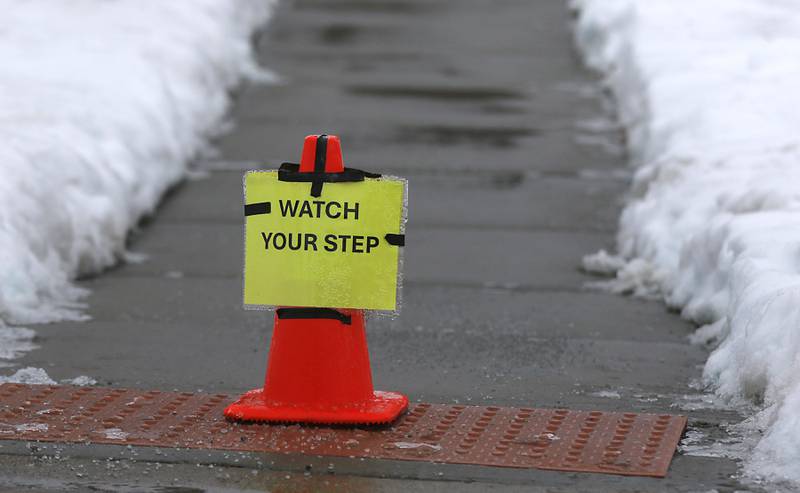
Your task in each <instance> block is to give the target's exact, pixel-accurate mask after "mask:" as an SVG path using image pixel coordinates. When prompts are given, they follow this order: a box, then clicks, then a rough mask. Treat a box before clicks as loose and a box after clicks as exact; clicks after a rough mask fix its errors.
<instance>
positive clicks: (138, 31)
mask: <svg viewBox="0 0 800 493" xmlns="http://www.w3.org/2000/svg"><path fill="white" fill-rule="evenodd" d="M271 3H272V0H181V1H151V2H141V1H137V0H116V1H113V2H110V1H105V0H60V1H51V0H27V1H21V0H0V11H2V12H3V27H2V29H0V60H2V63H0V272H2V278H0V325H3V322H5V324H4V325H12V324H25V323H39V322H49V321H54V320H63V319H81V318H83V317H84V315H83V314H82V312H81V309H82V308H83V304H82V303H81V301H80V300H81V298H82V296H83V295H84V294H85V293H84V290H82V289H80V288H78V287H76V286H75V285H74V284H73V283H72V281H73V280H74V279H75V278H76V277H78V276H81V275H86V274H91V273H96V272H98V271H100V270H102V269H103V268H106V267H108V266H110V265H112V264H114V263H115V262H117V261H118V260H120V259H121V258H123V257H124V255H125V240H126V235H127V234H128V232H129V230H130V229H131V228H132V227H133V226H135V225H136V223H137V221H138V220H139V219H140V218H141V217H142V216H143V215H145V214H148V213H150V212H152V211H153V208H154V206H155V205H156V203H157V202H158V200H159V198H160V197H161V195H162V194H163V193H164V191H165V190H166V189H167V188H168V187H170V186H171V185H173V184H174V183H176V182H177V181H178V180H180V179H181V178H182V177H184V176H185V175H186V168H187V163H188V162H189V160H190V159H192V158H193V157H194V156H197V155H198V153H199V152H202V151H203V150H204V149H205V146H206V142H207V139H208V137H209V136H212V135H213V134H214V133H215V132H217V131H218V130H219V128H220V124H221V123H222V119H223V117H224V114H225V111H226V108H227V105H228V90H229V89H230V88H231V87H232V86H234V85H235V84H236V83H237V81H238V80H239V79H240V78H241V77H242V76H249V77H258V76H262V77H263V75H264V74H263V73H262V72H260V71H259V69H257V68H256V66H255V64H254V62H253V60H252V56H251V45H250V35H251V34H252V32H253V31H254V30H255V29H256V28H257V27H258V26H260V25H262V24H263V23H264V21H265V20H266V18H267V16H268V14H269V10H270V7H271ZM3 340H4V341H5V340H6V339H3ZM12 351H13V350H12Z"/></svg>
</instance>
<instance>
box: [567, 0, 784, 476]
mask: <svg viewBox="0 0 800 493" xmlns="http://www.w3.org/2000/svg"><path fill="white" fill-rule="evenodd" d="M573 1H574V6H575V7H576V8H577V9H578V10H579V12H580V14H579V17H578V20H577V29H576V31H577V38H578V42H579V45H580V46H581V48H582V50H583V51H584V53H585V54H586V57H587V60H588V61H589V63H590V64H591V65H593V66H594V67H596V68H598V69H600V70H601V71H603V72H604V73H605V74H606V76H607V83H608V86H609V87H610V88H611V90H612V91H613V93H614V95H615V97H616V100H617V103H618V109H619V116H620V119H621V122H622V123H623V124H624V126H625V127H626V128H627V134H628V145H629V150H630V153H631V157H632V160H633V161H634V163H635V164H636V165H637V166H638V169H637V172H636V174H635V177H634V183H633V189H632V191H631V199H630V201H629V203H628V204H627V206H626V208H625V210H624V212H623V214H622V217H621V219H620V231H619V235H618V250H619V254H620V256H621V257H623V258H624V259H625V260H626V261H627V263H626V264H625V265H624V266H622V267H621V268H620V269H619V270H618V272H617V279H618V283H617V288H616V289H617V290H618V291H628V292H634V293H647V292H651V291H652V290H653V288H658V290H659V292H660V293H661V294H662V295H663V297H664V298H665V300H666V301H667V302H668V303H669V304H670V305H673V306H676V307H680V308H681V309H682V313H683V315H684V316H685V317H687V318H690V319H692V320H694V321H696V322H698V323H700V324H711V325H709V326H707V327H706V328H704V329H701V330H702V332H701V333H700V334H699V335H698V336H697V337H696V340H697V341H708V342H715V343H717V344H718V347H717V348H716V349H715V350H714V352H713V353H712V355H711V357H710V358H709V360H708V363H707V365H706V367H705V372H704V375H705V379H706V382H707V383H708V384H709V385H710V386H711V387H712V388H713V389H715V390H716V392H717V393H718V394H719V395H720V396H722V397H724V398H726V399H728V400H729V401H731V402H747V401H749V402H755V403H757V404H759V405H760V409H761V410H760V412H759V413H758V414H757V416H753V417H752V418H751V419H750V420H749V422H751V423H752V424H753V425H752V426H753V427H763V428H762V429H764V430H765V432H764V434H763V438H762V439H761V440H760V442H759V443H758V445H757V446H755V448H754V450H753V452H752V454H751V455H750V457H749V458H748V461H747V466H746V467H747V471H748V472H749V473H750V474H753V475H756V476H767V477H770V478H771V479H776V480H777V479H787V480H794V481H800V134H799V133H798V129H799V128H800V90H798V88H800V8H798V4H797V2H796V1H794V0H770V1H766V0H706V1H703V2H696V1H689V0H573ZM601 260H602V261H603V262H601ZM597 263H604V264H606V265H607V264H609V262H607V261H606V260H605V259H603V258H600V257H594V258H589V259H587V267H590V268H591V267H592V266H593V265H595V264H597Z"/></svg>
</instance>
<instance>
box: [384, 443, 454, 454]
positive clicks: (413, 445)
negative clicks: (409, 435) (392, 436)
mask: <svg viewBox="0 0 800 493" xmlns="http://www.w3.org/2000/svg"><path fill="white" fill-rule="evenodd" d="M392 445H394V446H395V447H397V448H400V449H430V450H434V451H437V452H438V451H439V450H442V447H441V445H433V444H430V443H422V442H393V443H392Z"/></svg>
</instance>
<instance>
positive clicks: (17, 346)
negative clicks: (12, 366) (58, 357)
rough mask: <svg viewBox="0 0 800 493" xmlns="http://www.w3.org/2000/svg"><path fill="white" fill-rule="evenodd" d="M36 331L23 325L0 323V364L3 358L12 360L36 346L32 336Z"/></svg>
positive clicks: (2, 363) (4, 363)
mask: <svg viewBox="0 0 800 493" xmlns="http://www.w3.org/2000/svg"><path fill="white" fill-rule="evenodd" d="M35 336H36V333H35V332H34V331H32V330H31V329H26V328H24V327H3V326H2V325H0V366H6V365H7V364H8V363H6V362H5V361H4V360H6V361H7V360H12V359H15V358H18V357H20V356H21V355H22V354H23V353H26V352H28V351H31V350H33V349H35V348H36V344H34V343H33V338H34V337H35Z"/></svg>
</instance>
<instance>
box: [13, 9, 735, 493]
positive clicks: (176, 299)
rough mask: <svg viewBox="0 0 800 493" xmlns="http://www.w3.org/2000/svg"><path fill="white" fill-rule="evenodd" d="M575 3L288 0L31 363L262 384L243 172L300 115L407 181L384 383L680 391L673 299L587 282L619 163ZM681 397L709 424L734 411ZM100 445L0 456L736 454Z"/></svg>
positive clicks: (681, 334)
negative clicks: (234, 451) (123, 244)
mask: <svg viewBox="0 0 800 493" xmlns="http://www.w3.org/2000/svg"><path fill="white" fill-rule="evenodd" d="M563 4H564V2H562V1H559V0H537V1H530V0H503V1H496V2H495V1H493V2H487V1H481V0H436V1H430V0H426V1H423V0H414V1H404V2H400V1H394V0H335V1H334V0H295V1H289V0H286V1H284V2H283V4H282V5H281V6H280V7H279V8H278V10H277V12H276V15H275V17H274V19H273V22H272V25H271V27H270V28H269V29H268V31H267V32H266V33H265V34H264V36H263V38H262V39H261V41H260V43H259V50H260V57H261V61H262V62H263V64H264V65H265V66H267V67H270V68H271V69H273V70H274V71H276V72H277V73H278V74H279V75H280V77H281V78H282V82H281V83H280V84H277V85H271V86H265V87H248V88H245V89H244V90H243V91H242V92H241V93H240V94H238V96H237V103H236V107H235V109H234V112H233V119H234V121H235V123H236V128H235V130H234V131H233V132H232V133H230V134H229V135H227V136H226V137H224V138H223V139H221V140H220V141H219V148H220V150H221V156H220V159H219V160H216V161H214V162H204V163H201V165H200V166H201V168H203V169H205V170H207V171H208V176H207V177H206V178H202V179H198V180H192V181H189V182H187V183H186V184H184V185H183V186H181V187H180V188H178V189H177V190H176V191H175V192H174V193H173V194H171V195H170V197H168V198H167V199H166V200H165V203H164V204H163V206H162V208H161V209H160V211H159V212H158V214H157V215H156V217H155V218H154V219H153V220H152V221H149V222H147V223H146V224H145V225H143V227H142V231H141V232H140V233H139V234H136V235H135V236H134V239H133V242H132V248H133V249H134V250H136V251H140V252H144V253H146V254H147V255H148V256H149V259H148V261H146V262H144V263H141V264H131V265H126V266H123V267H120V268H118V269H115V270H113V271H111V272H109V273H107V274H105V275H103V276H100V277H98V278H96V279H92V280H87V281H85V282H84V284H85V285H86V286H87V287H90V288H91V289H92V291H93V295H92V296H91V298H90V303H91V315H92V317H93V320H92V321H90V322H88V323H61V324H55V325H48V326H42V327H38V328H37V329H36V330H37V331H38V333H39V334H40V335H41V346H42V348H41V349H39V350H37V351H34V352H32V353H30V354H29V355H27V356H26V357H25V358H24V359H23V360H22V362H21V363H22V364H24V365H31V366H39V367H45V368H46V369H47V371H48V372H49V373H50V374H51V375H52V376H53V377H54V378H67V377H74V376H76V375H79V374H87V375H91V376H95V377H97V378H98V379H99V380H100V384H102V385H113V386H128V387H138V388H148V389H149V388H156V389H180V390H190V391H194V390H205V391H224V392H239V391H244V390H247V389H250V388H252V387H256V386H258V385H260V383H261V381H262V378H263V373H264V366H265V365H264V360H265V357H266V351H267V344H268V340H269V336H270V330H271V320H270V319H269V317H268V316H267V315H265V314H264V313H262V312H244V311H243V310H242V309H241V277H240V276H241V270H242V190H241V181H242V172H243V171H244V170H245V169H248V168H252V167H258V166H263V167H267V168H271V167H275V166H277V164H279V163H280V162H281V161H283V160H296V159H298V158H299V152H300V147H301V144H302V139H303V137H304V136H305V135H306V134H310V133H320V132H326V133H333V134H338V135H340V136H341V138H342V142H343V146H344V155H345V162H346V163H347V164H348V165H350V166H353V167H357V168H362V169H368V170H374V171H377V172H381V173H391V174H396V175H401V176H405V177H407V178H408V179H409V182H410V187H409V188H410V214H409V218H410V222H409V227H408V230H407V247H406V250H405V255H406V257H405V274H406V277H405V287H404V304H403V310H402V315H401V316H400V317H399V318H398V319H396V320H392V319H386V318H377V319H374V320H371V321H370V322H369V327H368V335H369V340H370V347H371V354H372V361H373V370H374V375H375V382H376V386H377V387H378V388H380V389H385V390H398V391H402V392H404V393H407V394H409V395H410V396H411V397H412V399H414V400H426V401H431V402H461V403H494V404H498V405H533V406H540V407H556V406H564V407H573V408H581V409H590V408H591V409H595V408H596V409H607V410H619V409H626V410H634V411H654V412H680V410H679V409H676V408H674V407H672V404H673V403H675V402H680V401H681V400H682V398H681V397H680V396H682V395H683V394H687V393H691V392H692V391H691V390H690V389H689V388H688V387H687V384H688V382H689V381H690V380H691V379H692V378H696V377H698V376H699V371H700V369H699V368H700V365H702V363H703V361H704V359H705V356H706V355H705V353H704V351H703V350H702V349H701V348H697V347H692V346H690V345H688V343H687V341H686V336H687V335H688V334H689V333H690V331H691V327H690V326H689V325H687V324H686V323H684V322H682V321H681V320H680V319H679V318H678V317H677V316H676V315H674V314H671V313H668V312H667V311H666V310H665V309H664V307H663V306H662V305H661V304H658V303H652V302H645V301H641V300H636V299H630V298H623V297H618V296H613V295H609V294H604V293H600V292H595V291H588V290H585V289H584V288H583V284H584V283H585V282H586V281H587V280H590V278H589V277H587V276H585V275H584V274H582V273H581V272H580V271H579V269H578V265H579V261H580V258H581V256H582V255H583V254H585V253H589V252H593V251H595V250H597V249H599V248H601V247H606V248H607V247H609V246H613V235H614V230H615V222H616V218H617V215H618V213H619V206H620V202H621V199H622V197H623V195H624V193H625V191H626V189H627V187H628V179H627V172H626V169H625V158H624V156H622V155H620V153H619V149H620V146H621V135H620V133H619V132H618V131H617V130H615V129H613V128H611V127H609V125H608V117H607V114H606V112H605V110H604V104H603V101H602V99H601V97H600V94H599V89H598V83H597V81H596V80H595V78H594V77H593V76H592V75H591V74H589V73H587V72H586V71H585V70H584V69H582V68H581V65H580V61H579V59H578V57H577V55H576V53H575V52H574V50H573V48H572V44H571V38H570V33H569V30H568V20H569V18H568V13H567V12H566V10H565V7H564V5H563ZM690 415H691V423H692V426H693V427H695V428H703V430H704V431H705V432H707V433H711V434H712V435H714V434H718V433H719V431H718V424H719V423H720V422H723V421H725V420H730V419H735V416H730V415H726V414H724V413H720V412H716V411H710V410H699V411H695V412H692V413H690ZM0 452H2V449H0ZM108 453H111V452H109V451H108V450H107V449H100V448H96V449H94V448H92V447H83V448H80V449H77V448H69V447H67V448H65V450H64V452H63V454H62V455H63V456H70V455H80V456H82V457H85V458H70V459H61V460H46V459H40V460H37V461H33V459H31V458H29V457H26V456H21V457H20V456H16V457H15V456H0V465H2V468H3V470H4V471H12V472H11V473H9V476H8V477H7V479H5V481H12V482H17V483H19V484H30V485H38V487H41V488H54V489H60V488H62V487H65V485H66V486H69V485H72V484H73V482H77V483H76V484H79V485H83V486H85V485H86V481H89V480H90V479H91V480H92V481H95V482H96V483H97V484H99V485H106V486H107V485H108V484H112V483H113V484H140V485H141V484H150V483H151V482H152V483H153V484H156V483H159V482H160V483H162V484H163V483H166V484H173V483H174V484H182V485H198V486H201V487H202V486H210V487H215V488H219V487H222V486H226V487H231V488H254V489H264V488H273V489H275V490H277V491H306V490H307V491H319V490H325V489H332V490H335V491H409V490H420V491H488V490H492V491H493V490H502V491H544V490H547V491H575V490H587V489H589V490H607V491H629V490H630V491H635V490H642V491H662V490H663V491H673V490H681V491H706V490H709V489H712V488H716V489H717V490H719V491H729V490H731V489H733V488H736V487H737V485H736V482H735V481H734V480H732V479H731V478H730V477H731V475H733V474H735V472H736V465H735V464H734V463H733V462H732V461H729V460H726V459H715V458H702V457H689V456H680V455H679V456H677V457H676V458H675V460H674V462H673V467H672V469H671V472H670V475H669V477H668V478H667V479H665V480H653V479H643V478H623V477H615V476H602V475H586V474H567V473H555V472H544V471H516V470H503V469H495V468H480V467H464V466H444V465H435V464H418V463H413V464H412V463H395V462H375V461H367V462H361V461H354V460H340V459H337V460H327V459H321V458H302V457H280V456H274V457H273V456H265V457H261V458H259V459H258V460H260V461H262V463H263V464H264V465H265V466H271V468H272V469H273V470H269V469H262V470H260V471H255V470H252V471H251V470H250V469H249V468H240V467H234V466H235V465H236V464H233V463H231V462H230V461H229V462H228V466H220V465H217V466H216V468H211V469H210V468H209V466H207V465H205V466H203V467H198V466H197V465H195V464H194V462H198V463H207V462H209V461H210V462H214V461H215V460H209V459H208V457H207V456H205V455H204V454H202V453H197V454H194V455H190V456H189V457H188V458H187V457H186V456H185V455H183V456H180V457H178V456H177V455H176V456H175V457H171V456H170V454H166V455H164V456H160V457H151V459H153V460H156V461H158V462H159V463H158V464H152V463H147V462H127V461H123V462H121V463H108V464H107V463H105V462H104V461H99V462H98V461H96V460H95V461H93V460H92V458H93V457H94V458H102V457H104V456H105V454H108ZM143 457H146V456H145V455H142V456H141V457H138V458H139V459H141V458H143ZM184 461H188V462H189V463H188V464H186V463H184ZM222 462H225V461H222ZM31 464H33V465H31ZM309 466H310V467H311V471H312V473H311V475H304V474H303V471H304V470H305V469H306V467H309ZM329 468H331V469H332V470H334V471H335V474H327V473H325V472H323V471H326V470H328V469H329ZM286 471H288V472H286ZM76 474H81V475H82V476H76ZM8 478H11V479H8ZM42 478H44V479H42ZM1 485H3V483H2V481H0V486H1ZM53 485H55V486H53ZM81 487H82V486H81ZM282 488H283V489H282Z"/></svg>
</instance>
